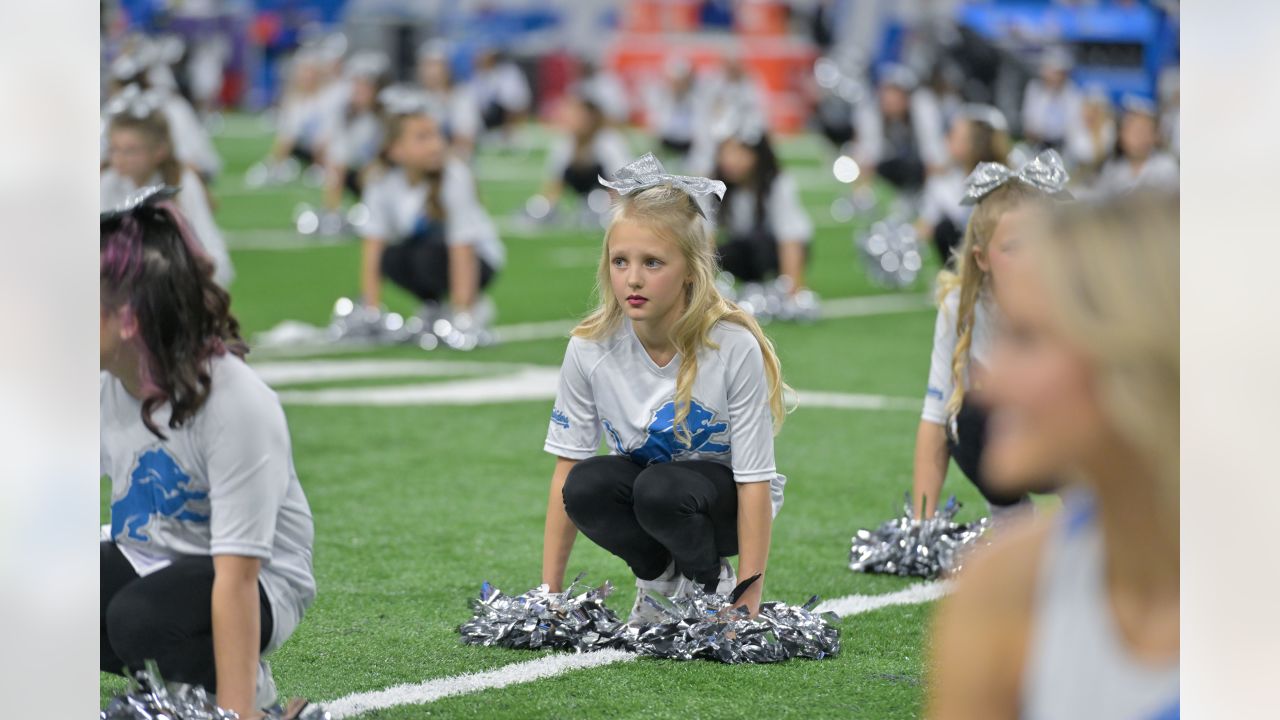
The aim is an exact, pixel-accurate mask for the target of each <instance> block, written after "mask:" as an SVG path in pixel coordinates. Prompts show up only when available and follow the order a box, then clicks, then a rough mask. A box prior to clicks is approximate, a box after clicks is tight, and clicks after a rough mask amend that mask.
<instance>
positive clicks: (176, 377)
mask: <svg viewBox="0 0 1280 720" xmlns="http://www.w3.org/2000/svg"><path fill="white" fill-rule="evenodd" d="M99 247H100V257H99V276H98V277H99V291H100V294H101V295H100V296H101V303H102V309H103V311H104V312H105V311H106V310H108V309H110V310H114V309H117V308H120V307H122V306H128V307H129V308H130V309H131V310H132V312H133V316H134V318H135V319H136V321H137V324H138V338H137V340H138V343H139V350H140V355H141V358H142V367H141V368H140V369H141V372H142V378H141V379H142V384H143V392H144V396H143V400H142V422H143V423H144V424H145V425H146V426H147V429H148V430H150V431H151V432H152V433H153V434H155V435H156V437H159V438H160V439H162V440H163V439H165V435H164V433H163V432H161V430H160V428H158V427H157V426H156V424H155V421H154V420H153V419H152V417H151V415H152V413H153V412H154V411H155V409H156V408H157V407H159V406H160V405H163V404H164V403H166V402H167V403H169V406H170V409H171V413H170V416H169V427H170V428H171V429H177V428H180V427H182V426H183V425H184V424H185V423H186V422H187V421H188V420H190V419H191V418H192V417H193V416H194V415H195V414H196V413H197V412H199V411H200V408H201V407H203V406H204V403H205V401H206V400H207V399H208V397H209V391H210V388H211V383H212V380H211V376H210V367H209V360H210V359H211V358H212V357H213V356H215V355H223V354H225V353H227V352H230V353H232V354H233V355H235V356H237V357H241V358H243V357H244V356H245V354H246V353H248V352H249V347H248V345H246V344H245V342H244V340H242V339H241V338H240V323H239V322H238V321H237V320H236V318H235V316H234V315H232V314H231V296H230V295H228V294H227V291H226V290H223V289H222V288H221V287H219V286H218V284H217V283H215V282H214V281H213V270H214V267H213V261H212V260H210V259H209V257H208V256H207V255H206V254H205V253H204V250H203V249H202V248H201V247H200V246H199V245H198V244H197V243H196V241H195V239H194V237H193V236H192V234H191V231H190V229H189V228H188V227H187V225H186V222H185V221H183V219H182V218H181V216H180V215H179V214H178V211H177V209H176V208H175V207H174V206H173V204H172V203H171V202H161V203H155V204H144V205H141V206H139V207H137V208H136V209H134V210H131V211H129V212H126V213H124V214H123V215H116V216H112V217H106V218H103V219H102V220H101V240H100V246H99Z"/></svg>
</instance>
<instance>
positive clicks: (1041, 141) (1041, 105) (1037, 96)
mask: <svg viewBox="0 0 1280 720" xmlns="http://www.w3.org/2000/svg"><path fill="white" fill-rule="evenodd" d="M1071 65H1072V57H1071V53H1070V51H1068V50H1066V49H1065V48H1061V47H1053V48H1049V49H1048V50H1045V52H1044V57H1043V58H1041V61H1040V76H1039V77H1037V78H1033V79H1032V80H1031V82H1029V83H1027V88H1026V92H1024V93H1023V96H1022V134H1023V135H1025V136H1026V138H1027V140H1028V141H1030V142H1032V143H1034V144H1035V145H1036V146H1038V147H1041V148H1054V149H1060V148H1063V146H1064V143H1065V142H1066V139H1067V133H1068V132H1070V128H1071V125H1072V124H1073V123H1074V122H1076V120H1077V119H1078V118H1079V117H1080V90H1079V88H1077V87H1076V84H1075V83H1074V82H1072V81H1071Z"/></svg>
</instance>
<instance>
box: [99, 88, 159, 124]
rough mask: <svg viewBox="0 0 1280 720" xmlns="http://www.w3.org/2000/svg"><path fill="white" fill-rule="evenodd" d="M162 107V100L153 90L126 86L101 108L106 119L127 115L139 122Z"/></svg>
mask: <svg viewBox="0 0 1280 720" xmlns="http://www.w3.org/2000/svg"><path fill="white" fill-rule="evenodd" d="M163 106H164V98H163V97H161V95H160V94H159V93H157V92H155V91H154V90H143V89H142V88H140V87H138V86H137V85H126V86H125V87H124V89H123V90H121V91H120V92H118V93H116V95H115V96H114V97H112V98H111V99H110V100H108V101H107V104H106V106H104V107H103V108H102V112H103V114H105V115H106V116H107V117H116V116H117V115H129V116H131V117H134V118H137V119H138V120H141V119H143V118H145V117H147V116H149V115H151V114H152V113H155V112H158V111H160V110H161V108H162V107H163Z"/></svg>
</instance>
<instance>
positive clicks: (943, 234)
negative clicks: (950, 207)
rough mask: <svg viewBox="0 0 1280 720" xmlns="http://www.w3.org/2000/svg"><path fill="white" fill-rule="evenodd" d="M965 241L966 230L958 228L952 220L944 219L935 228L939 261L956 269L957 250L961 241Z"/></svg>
mask: <svg viewBox="0 0 1280 720" xmlns="http://www.w3.org/2000/svg"><path fill="white" fill-rule="evenodd" d="M961 240H964V228H958V227H956V224H955V223H953V222H951V218H946V217H944V218H942V219H941V220H939V221H938V224H937V225H934V226H933V247H934V248H935V249H936V250H937V251H938V260H939V261H940V262H941V263H942V264H943V265H944V266H945V267H949V268H952V269H955V267H956V262H955V258H954V257H953V256H954V255H955V252H956V250H958V249H959V248H960V241H961Z"/></svg>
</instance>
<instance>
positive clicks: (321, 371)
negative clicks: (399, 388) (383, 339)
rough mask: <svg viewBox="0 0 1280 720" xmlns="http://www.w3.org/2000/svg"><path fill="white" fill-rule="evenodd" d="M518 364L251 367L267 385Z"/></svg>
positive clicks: (487, 371) (506, 368) (481, 370)
mask: <svg viewBox="0 0 1280 720" xmlns="http://www.w3.org/2000/svg"><path fill="white" fill-rule="evenodd" d="M525 367H528V366H526V365H521V364H518V363H496V362H467V361H464V360H373V359H370V360H308V361H304V362H271V363H259V364H256V365H254V366H253V369H254V370H256V371H257V373H258V377H260V378H262V381H263V382H265V383H266V384H268V385H297V384H302V383H317V382H331V381H334V380H367V379H371V378H388V377H412V376H419V377H443V376H450V375H492V374H495V373H504V372H518V371H519V370H521V369H523V368H525Z"/></svg>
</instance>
